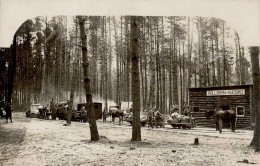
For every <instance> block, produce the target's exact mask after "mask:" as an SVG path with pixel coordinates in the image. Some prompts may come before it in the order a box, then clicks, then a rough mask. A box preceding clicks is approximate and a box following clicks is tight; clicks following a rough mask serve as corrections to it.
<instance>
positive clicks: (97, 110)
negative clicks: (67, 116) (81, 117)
mask: <svg viewBox="0 0 260 166" xmlns="http://www.w3.org/2000/svg"><path fill="white" fill-rule="evenodd" d="M81 107H85V108H86V107H87V103H80V104H78V111H79V110H80V109H81ZM93 110H94V113H95V117H96V119H102V103H96V102H94V103H93Z"/></svg>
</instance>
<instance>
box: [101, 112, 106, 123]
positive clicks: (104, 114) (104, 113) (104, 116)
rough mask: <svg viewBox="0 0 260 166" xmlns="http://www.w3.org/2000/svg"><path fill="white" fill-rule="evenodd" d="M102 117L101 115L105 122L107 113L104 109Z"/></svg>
mask: <svg viewBox="0 0 260 166" xmlns="http://www.w3.org/2000/svg"><path fill="white" fill-rule="evenodd" d="M102 117H103V123H106V122H107V113H106V110H105V109H104V110H103V112H102Z"/></svg>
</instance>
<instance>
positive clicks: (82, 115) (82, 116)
mask: <svg viewBox="0 0 260 166" xmlns="http://www.w3.org/2000/svg"><path fill="white" fill-rule="evenodd" d="M81 118H82V121H83V122H84V123H86V122H87V110H86V109H85V107H83V109H82V112H81Z"/></svg>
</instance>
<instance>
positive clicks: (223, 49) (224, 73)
mask: <svg viewBox="0 0 260 166" xmlns="http://www.w3.org/2000/svg"><path fill="white" fill-rule="evenodd" d="M222 33H223V41H222V42H223V43H222V44H223V46H222V47H223V48H222V58H223V59H222V60H223V72H222V83H221V85H223V86H225V85H226V68H227V65H226V63H227V62H226V50H225V23H224V22H223V25H222Z"/></svg>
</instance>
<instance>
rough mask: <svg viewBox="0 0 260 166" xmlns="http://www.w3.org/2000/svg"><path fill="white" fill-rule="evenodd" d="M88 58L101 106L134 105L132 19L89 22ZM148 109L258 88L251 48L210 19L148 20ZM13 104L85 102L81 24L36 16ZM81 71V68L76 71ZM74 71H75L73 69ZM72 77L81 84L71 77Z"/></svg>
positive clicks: (26, 31) (27, 30)
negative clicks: (197, 91) (215, 91)
mask: <svg viewBox="0 0 260 166" xmlns="http://www.w3.org/2000/svg"><path fill="white" fill-rule="evenodd" d="M85 19H86V21H85V27H86V33H87V34H86V35H87V55H88V58H89V75H90V79H91V92H92V94H93V96H94V99H93V100H94V101H95V100H96V101H113V102H115V103H117V104H118V105H119V104H120V102H121V101H131V100H132V96H131V88H132V85H131V84H132V83H131V79H132V78H131V47H130V17H128V16H122V17H108V16H86V17H85ZM139 30H140V36H139V39H140V43H139V46H140V47H139V48H138V52H139V78H140V96H141V109H147V108H149V107H150V106H156V108H160V110H168V109H169V108H170V107H171V105H173V104H178V105H179V107H180V110H182V108H183V107H184V105H185V104H186V103H187V102H188V101H187V100H188V90H187V89H188V88H189V87H208V86H227V85H242V84H249V83H251V82H252V78H251V66H250V63H249V58H247V56H246V54H247V49H245V48H244V47H243V46H242V45H241V43H242V42H241V41H240V38H239V34H238V33H237V32H236V31H235V29H232V28H231V27H230V26H229V25H228V23H226V22H225V21H223V20H220V19H217V18H204V17H179V16H171V17H152V16H148V17H141V21H140V24H139ZM16 34H17V65H16V75H15V84H14V91H13V104H14V105H15V106H16V107H18V108H21V109H24V108H25V107H28V106H29V105H30V104H32V103H41V104H45V105H47V104H48V103H49V102H50V100H51V99H52V98H54V100H55V102H63V101H66V100H68V99H69V95H70V89H71V84H72V82H74V83H75V100H74V103H75V104H77V103H79V102H80V103H81V102H85V90H84V87H83V71H82V62H81V60H82V58H81V56H82V54H81V47H82V45H81V40H80V32H79V26H78V23H77V19H76V17H72V16H56V17H51V18H50V17H36V18H34V19H29V20H27V21H26V22H25V23H24V24H23V25H21V27H20V28H19V29H18V31H17V33H16ZM73 66H74V67H73ZM73 68H74V69H73ZM73 74H74V75H75V77H73V78H72V76H73Z"/></svg>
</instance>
